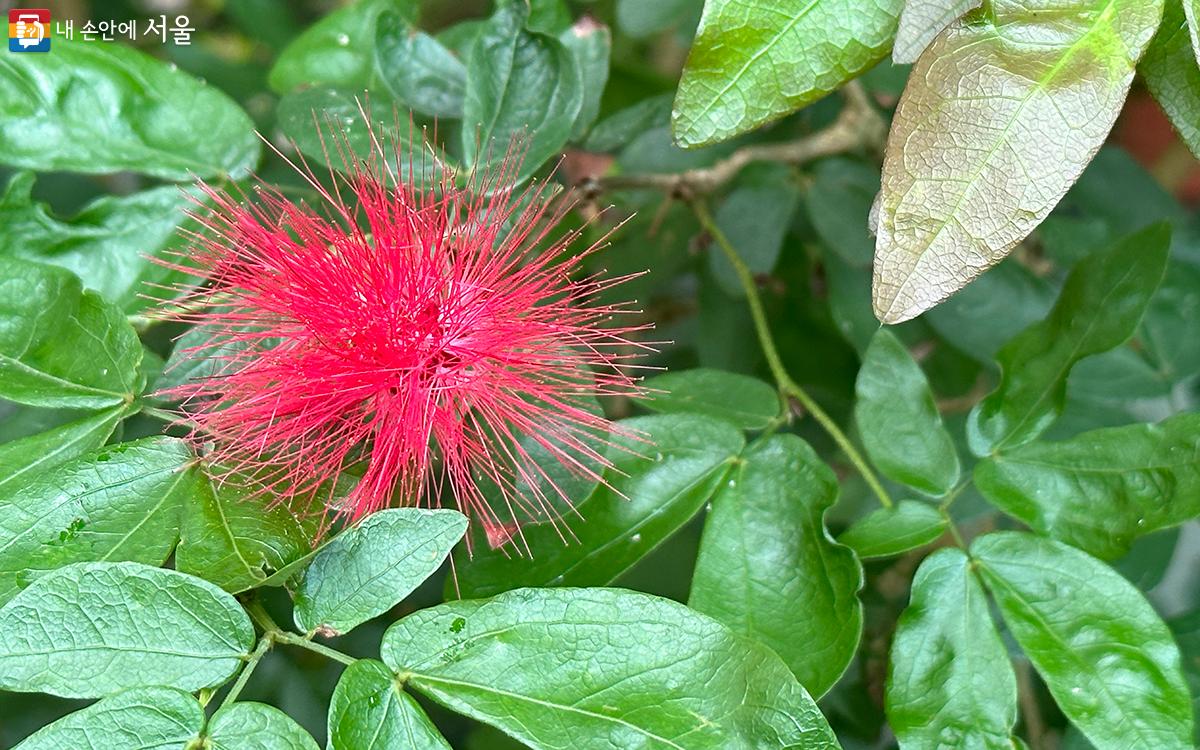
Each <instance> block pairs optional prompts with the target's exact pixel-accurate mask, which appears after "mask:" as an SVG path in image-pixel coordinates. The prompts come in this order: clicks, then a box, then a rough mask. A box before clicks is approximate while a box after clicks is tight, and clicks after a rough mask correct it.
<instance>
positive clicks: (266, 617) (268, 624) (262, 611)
mask: <svg viewBox="0 0 1200 750" xmlns="http://www.w3.org/2000/svg"><path fill="white" fill-rule="evenodd" d="M242 606H244V607H245V608H246V614H248V615H250V619H251V620H253V621H254V624H256V625H258V627H260V628H262V631H263V633H264V634H274V633H282V632H283V628H281V627H279V626H278V625H276V624H275V620H273V619H272V618H271V615H270V614H269V613H268V612H267V610H266V608H265V607H263V605H262V602H260V601H259V600H258V599H256V598H252V599H249V600H247V601H245V602H243V603H242Z"/></svg>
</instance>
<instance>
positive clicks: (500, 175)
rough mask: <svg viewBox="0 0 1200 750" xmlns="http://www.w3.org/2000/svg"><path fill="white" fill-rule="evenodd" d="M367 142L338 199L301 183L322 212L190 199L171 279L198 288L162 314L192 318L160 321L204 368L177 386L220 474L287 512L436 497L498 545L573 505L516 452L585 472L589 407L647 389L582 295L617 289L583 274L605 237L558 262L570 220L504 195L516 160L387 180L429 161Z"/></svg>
mask: <svg viewBox="0 0 1200 750" xmlns="http://www.w3.org/2000/svg"><path fill="white" fill-rule="evenodd" d="M373 141H374V143H375V144H376V146H375V149H374V153H373V154H372V155H371V156H370V157H368V158H367V159H366V160H365V161H364V160H354V159H352V158H351V159H347V160H346V161H347V165H346V169H345V170H344V172H345V176H344V177H339V178H337V179H335V180H334V185H336V187H333V188H329V189H326V188H324V187H322V186H321V184H320V183H319V182H318V181H317V180H316V179H315V177H314V176H313V174H312V172H311V171H310V170H309V169H308V167H307V164H305V165H304V168H303V169H300V171H301V174H303V175H304V176H305V179H306V180H307V181H308V183H309V184H310V185H311V186H312V188H313V189H314V190H315V191H316V194H317V195H318V196H319V198H320V200H319V201H317V203H318V205H319V206H320V210H314V209H313V208H312V207H310V206H308V205H306V204H303V203H296V202H293V201H291V200H289V199H287V198H285V197H284V196H283V194H281V193H280V192H278V191H277V190H275V189H273V188H271V187H269V186H266V185H259V186H257V187H256V189H255V192H256V194H255V195H254V196H253V200H249V199H247V196H246V195H245V194H243V193H237V194H229V193H224V192H220V191H217V190H215V189H213V188H211V187H208V186H204V191H205V193H206V194H207V196H208V198H209V199H210V200H211V202H212V204H213V205H214V208H213V209H212V210H211V211H210V212H199V213H198V215H197V217H196V218H197V219H198V220H199V221H200V222H201V224H202V225H203V226H204V227H205V228H206V230H207V231H204V232H201V233H198V234H195V235H193V238H192V239H193V242H192V247H191V248H190V250H189V252H188V253H187V254H186V255H185V256H184V258H183V259H181V260H180V262H179V263H178V264H176V265H174V266H173V267H175V268H178V269H181V270H186V271H188V272H190V273H192V274H198V275H200V276H202V277H204V278H205V280H206V283H205V284H204V285H202V286H201V287H200V288H198V289H194V290H193V291H192V292H190V297H189V298H184V299H182V300H176V301H175V303H173V304H172V305H171V307H170V308H169V309H174V310H176V311H178V310H181V309H186V310H196V309H201V312H199V313H193V312H187V313H180V312H175V313H174V314H173V317H175V318H177V319H186V320H190V321H193V322H195V323H196V324H197V325H198V326H200V327H201V328H202V329H204V330H205V333H206V334H207V335H206V338H207V340H209V341H210V342H212V343H211V344H208V345H205V346H201V347H196V348H195V350H194V351H192V352H191V354H192V355H193V356H207V357H211V358H214V359H215V360H217V362H216V367H215V368H214V369H216V372H215V374H213V375H212V376H210V377H207V378H204V379H202V380H199V381H197V382H193V383H190V384H188V385H184V386H181V387H178V388H175V389H172V390H171V391H170V394H171V395H172V396H174V397H177V398H181V399H182V400H183V402H182V407H181V408H182V410H183V412H184V414H185V415H186V419H187V422H188V423H189V424H190V426H191V427H192V430H193V433H192V434H193V439H194V440H195V441H197V443H198V444H199V447H202V449H203V450H204V451H205V452H206V454H207V458H208V460H210V461H211V462H212V463H213V465H214V466H220V467H222V469H221V471H222V472H223V473H222V476H233V475H235V474H236V475H238V476H245V475H253V476H255V477H256V480H257V481H258V482H259V483H260V487H261V488H263V490H264V491H265V490H270V491H271V493H272V495H273V496H274V497H277V498H280V499H281V500H282V501H285V502H286V501H298V504H299V505H303V504H305V503H308V502H311V500H312V499H313V497H314V495H316V493H318V492H320V493H322V495H323V499H324V500H325V501H326V502H331V503H334V504H333V505H332V506H330V510H332V511H333V512H335V513H338V514H341V515H344V516H347V517H349V518H350V519H351V520H356V519H358V518H361V517H362V516H364V515H366V514H368V513H371V512H373V511H376V510H379V509H381V508H384V507H387V506H389V505H393V504H402V505H411V504H418V503H420V504H430V505H433V506H440V505H441V504H442V488H443V486H444V485H448V486H449V487H450V488H452V491H453V496H454V500H455V502H456V504H457V506H458V508H459V509H460V510H462V511H463V512H464V513H466V514H467V515H468V516H469V517H471V518H473V519H476V520H477V521H479V522H481V523H482V525H483V527H484V529H485V530H486V532H487V535H488V539H489V541H490V542H491V543H492V544H493V545H494V546H496V545H499V544H502V543H504V542H505V541H507V540H508V539H509V538H510V537H511V535H512V532H513V530H514V529H513V525H514V523H515V524H519V523H520V522H522V521H525V520H532V519H550V520H552V521H553V520H555V519H556V518H557V517H558V516H559V515H560V514H559V513H556V512H555V510H554V508H555V507H558V508H562V507H564V506H563V504H562V503H560V502H559V501H560V500H561V501H565V502H567V503H568V505H567V506H566V507H569V501H570V498H568V497H566V495H565V494H564V493H563V492H562V491H561V489H559V488H558V486H557V485H556V484H555V482H554V480H553V478H552V477H551V476H550V475H549V474H548V473H547V472H546V470H545V468H544V467H542V466H539V464H538V463H536V462H535V461H534V460H532V459H531V457H530V455H529V449H528V448H527V447H526V446H530V447H532V446H535V445H536V446H539V447H540V449H543V450H544V452H546V453H548V454H549V455H550V456H552V457H553V458H554V459H556V460H557V461H558V462H560V463H561V464H563V466H565V467H566V468H567V469H569V470H570V471H572V472H575V473H576V474H580V475H583V476H587V477H589V478H591V479H594V480H600V479H601V477H600V475H599V474H600V472H601V471H602V469H603V467H605V466H608V465H610V464H609V462H608V460H607V459H606V458H605V457H604V453H605V447H606V445H608V444H609V438H608V437H606V436H609V435H611V434H613V432H612V431H613V430H614V426H613V425H612V424H610V423H609V422H608V421H607V420H606V419H605V418H604V417H603V416H600V415H597V414H596V413H595V410H594V409H591V410H589V409H588V408H587V401H588V400H589V399H590V398H591V397H593V396H598V395H636V394H637V393H639V391H640V389H639V386H638V379H637V378H635V377H634V376H633V375H632V374H631V371H632V369H633V368H634V367H635V365H634V364H633V363H632V362H631V359H633V358H634V357H636V356H638V354H639V350H644V349H646V348H647V347H646V346H645V345H640V344H634V343H632V342H631V341H630V339H629V335H630V334H631V333H632V332H633V331H635V330H639V329H638V328H635V327H614V325H613V318H614V316H615V315H616V314H617V313H622V312H629V310H627V309H626V308H625V307H624V306H611V305H595V304H591V301H592V300H593V299H594V297H595V295H596V294H597V293H598V292H600V291H602V290H604V289H606V288H608V287H610V286H612V285H614V284H617V283H620V282H621V281H623V280H625V278H628V277H623V278H618V279H610V280H602V279H600V278H598V277H595V276H592V277H586V276H584V275H583V273H582V269H581V264H582V262H583V259H584V258H585V257H586V256H587V255H588V254H590V253H592V252H594V251H596V250H597V249H598V245H593V246H591V247H589V248H586V249H584V250H582V251H580V252H569V250H571V249H572V248H570V246H571V245H572V243H573V242H574V241H575V240H576V239H577V238H578V235H579V232H578V231H576V232H572V233H570V234H568V235H567V236H565V237H562V238H561V239H557V240H551V239H550V234H549V232H550V231H551V230H552V229H553V228H554V227H555V225H557V224H558V222H559V220H560V219H561V218H562V217H563V214H564V213H565V212H566V211H567V210H568V209H569V206H568V205H566V204H565V203H563V202H551V201H548V200H547V199H546V195H545V192H546V188H545V185H544V184H542V185H540V186H535V187H529V188H525V189H524V190H523V191H520V192H517V191H514V190H511V189H509V188H511V179H512V177H513V175H515V174H516V171H517V169H518V167H519V156H518V155H515V149H510V151H509V155H508V158H506V159H505V160H504V165H503V166H502V167H501V168H500V169H499V170H497V171H496V172H494V173H492V174H490V175H482V176H480V175H471V176H469V177H467V178H466V179H458V180H457V182H458V183H462V182H465V183H466V185H465V186H463V185H462V184H456V176H455V175H453V174H450V173H449V172H448V171H443V172H442V176H441V177H440V178H439V179H433V180H422V179H420V178H417V179H411V178H409V179H405V178H404V177H403V176H400V177H399V178H398V176H397V174H395V172H394V169H395V168H396V166H397V164H401V165H402V166H405V167H407V171H406V174H408V175H411V174H413V173H415V172H421V171H424V170H422V169H418V168H416V167H422V166H424V167H428V166H429V163H428V159H426V158H422V159H421V161H422V162H424V164H423V165H414V164H413V163H412V157H411V156H410V157H408V159H407V161H408V163H407V164H403V162H404V161H405V160H404V158H403V157H401V158H399V159H397V158H395V157H396V156H397V155H399V153H400V152H399V150H398V149H396V148H394V147H393V146H391V145H388V146H384V145H382V142H381V140H380V139H378V138H374V136H373ZM345 145H346V144H345V143H344V142H343V143H341V144H339V148H338V150H339V151H341V152H342V153H343V154H345V153H348V152H347V151H346V150H345V148H344V146H345ZM388 157H391V158H388ZM298 169H299V168H298ZM330 176H331V178H332V176H333V175H332V173H331V175H330ZM168 314H171V313H168ZM352 466H356V467H358V470H360V471H361V477H360V479H359V481H358V483H357V486H355V487H354V489H353V490H352V491H351V492H350V493H349V495H348V496H347V497H345V498H344V499H342V500H338V501H333V500H332V494H329V495H325V494H324V493H325V492H326V490H325V489H322V488H329V487H332V486H333V482H332V481H331V480H336V478H337V477H338V476H340V475H341V474H342V473H343V471H345V470H346V469H348V468H350V467H352ZM481 483H482V484H487V485H491V486H492V487H494V488H496V489H498V492H495V491H493V492H491V493H490V494H491V495H493V498H494V497H495V496H496V495H498V496H499V497H500V501H499V502H498V503H497V502H496V501H495V500H494V499H493V503H495V504H496V505H498V506H501V507H493V506H492V505H491V504H489V502H488V500H487V499H486V498H485V494H484V492H482V491H481V489H480V485H481ZM544 488H548V489H544Z"/></svg>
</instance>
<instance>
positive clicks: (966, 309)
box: [876, 258, 1054, 365]
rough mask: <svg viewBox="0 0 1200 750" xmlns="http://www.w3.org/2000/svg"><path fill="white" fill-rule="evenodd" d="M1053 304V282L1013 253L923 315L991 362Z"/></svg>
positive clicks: (952, 339) (962, 348)
mask: <svg viewBox="0 0 1200 750" xmlns="http://www.w3.org/2000/svg"><path fill="white" fill-rule="evenodd" d="M1053 304H1054V289H1053V288H1052V287H1051V286H1050V284H1048V283H1047V282H1046V281H1044V280H1042V279H1041V278H1040V277H1038V276H1035V275H1034V273H1033V272H1032V271H1030V270H1029V269H1028V268H1026V267H1025V266H1023V265H1021V264H1020V263H1018V262H1017V259H1016V258H1012V259H1010V260H1008V261H1005V262H1003V263H1001V264H1000V265H998V266H996V267H995V268H993V269H992V270H990V271H988V272H987V273H985V274H984V275H983V276H980V277H979V279H978V280H976V281H975V282H974V283H972V284H971V285H970V286H968V287H967V288H966V289H963V290H962V291H961V292H959V293H958V294H955V295H954V296H953V297H951V298H950V299H948V300H946V301H945V302H943V303H942V304H940V305H938V306H937V307H935V308H933V309H932V310H930V311H929V312H927V313H926V314H925V315H924V316H922V318H921V319H922V320H925V321H928V323H929V326H930V327H931V328H933V330H934V331H936V332H937V334H938V335H939V336H940V337H942V338H943V339H945V340H946V341H947V342H949V343H950V344H951V345H952V346H954V347H955V348H956V349H958V350H960V351H962V352H963V353H964V354H967V355H968V356H970V357H973V358H974V359H975V360H977V361H979V362H981V363H983V364H988V365H990V364H992V361H993V360H994V359H995V357H996V352H997V351H999V350H1000V347H1001V346H1003V345H1004V344H1006V343H1007V342H1008V340H1009V339H1011V338H1012V337H1013V336H1016V335H1017V334H1018V333H1020V332H1021V331H1022V330H1024V329H1025V328H1028V327H1029V326H1031V325H1033V324H1035V323H1037V322H1038V321H1040V320H1041V319H1042V318H1044V317H1046V313H1047V312H1049V311H1050V307H1051V306H1052V305H1053ZM876 325H878V321H877V322H876Z"/></svg>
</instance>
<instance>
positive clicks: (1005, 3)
mask: <svg viewBox="0 0 1200 750" xmlns="http://www.w3.org/2000/svg"><path fill="white" fill-rule="evenodd" d="M1161 12H1162V0H1103V1H1102V0H1068V1H1066V2H1061V3H1058V4H1057V5H1056V6H1055V8H1054V10H1053V11H1052V12H1047V13H1039V12H1031V10H1030V7H1029V5H1028V3H1025V2H1022V1H1021V0H996V1H995V2H992V3H990V4H989V11H988V12H986V13H985V12H980V13H974V14H969V15H968V16H967V17H966V18H963V19H960V20H958V21H956V22H955V23H953V24H951V25H950V27H949V28H948V29H947V30H946V31H944V32H942V34H941V35H939V36H938V37H937V39H935V40H934V41H933V44H931V45H930V46H929V48H928V49H927V50H926V51H925V53H924V54H923V55H921V58H920V60H918V61H917V64H916V66H915V67H914V68H913V70H912V73H911V75H910V76H909V79H908V80H909V84H908V87H907V88H906V89H905V92H904V96H903V98H902V99H901V100H900V106H899V108H898V109H897V110H896V116H895V119H894V120H893V122H892V130H891V135H890V136H889V138H888V145H887V149H886V155H885V158H884V163H883V190H882V192H881V193H880V201H879V234H878V238H877V241H876V246H875V252H876V255H875V283H874V304H875V314H876V316H877V317H878V318H879V319H880V320H881V321H883V322H884V323H899V322H901V321H904V320H908V319H909V318H914V317H916V316H917V315H919V314H921V313H922V312H924V311H926V310H928V309H930V308H932V307H934V306H935V305H937V304H938V303H939V302H941V301H942V300H944V299H946V298H947V297H949V296H950V295H952V294H954V293H955V292H956V291H958V290H959V289H961V288H963V287H964V286H966V285H967V284H968V283H970V282H971V280H972V279H974V278H975V277H977V276H979V275H980V274H981V273H983V272H984V271H985V270H987V269H988V268H990V267H992V266H994V265H995V264H997V263H999V262H1000V260H1002V259H1003V258H1004V256H1006V255H1008V253H1009V251H1010V250H1012V249H1013V248H1014V247H1016V245H1017V243H1019V242H1020V241H1021V240H1022V239H1024V238H1025V236H1026V235H1028V234H1029V233H1030V232H1031V231H1033V229H1034V227H1036V226H1037V225H1038V224H1039V223H1041V221H1042V219H1044V218H1046V215H1047V214H1048V213H1050V209H1052V208H1053V207H1054V204H1056V203H1057V202H1058V201H1059V199H1060V198H1062V196H1063V195H1064V194H1065V193H1066V192H1067V188H1069V187H1070V186H1071V183H1073V182H1075V180H1076V179H1078V178H1079V175H1080V174H1081V173H1082V172H1083V168H1084V167H1085V166H1086V165H1087V163H1088V162H1089V161H1091V159H1092V157H1093V156H1095V154H1096V151H1097V150H1098V149H1099V148H1100V145H1101V144H1102V143H1103V142H1104V140H1105V138H1106V137H1107V136H1108V132H1109V130H1110V129H1111V128H1112V124H1113V122H1114V121H1115V120H1116V118H1117V114H1118V113H1120V111H1121V105H1122V103H1123V102H1124V101H1125V95H1126V93H1127V92H1128V91H1129V84H1130V82H1131V81H1132V80H1133V73H1134V65H1135V63H1136V62H1137V60H1138V58H1140V57H1141V56H1142V52H1143V51H1144V50H1145V49H1146V46H1147V45H1148V44H1149V43H1150V38H1151V37H1152V36H1153V35H1154V30H1155V28H1157V26H1158V22H1159V18H1160V16H1161ZM1080 91H1087V92H1088V94H1087V95H1086V96H1085V97H1080V96H1078V92H1080ZM997 186H1004V187H1003V189H998V188H997Z"/></svg>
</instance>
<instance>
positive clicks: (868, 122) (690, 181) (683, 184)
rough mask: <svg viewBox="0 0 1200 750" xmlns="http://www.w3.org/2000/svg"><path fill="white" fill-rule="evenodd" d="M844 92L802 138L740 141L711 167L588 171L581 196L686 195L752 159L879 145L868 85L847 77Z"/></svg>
mask: <svg viewBox="0 0 1200 750" xmlns="http://www.w3.org/2000/svg"><path fill="white" fill-rule="evenodd" d="M842 95H843V96H845V97H846V106H845V107H843V108H842V111H841V114H839V115H838V118H837V119H836V120H835V121H834V122H833V123H832V124H831V125H829V126H828V127H826V128H824V129H823V130H818V131H817V132H815V133H812V134H811V135H807V136H805V137H803V138H800V139H797V140H794V141H786V142H784V143H756V144H753V145H750V146H744V147H743V148H740V149H738V150H737V151H734V152H733V153H732V154H730V155H729V156H728V157H726V158H725V159H722V160H721V161H719V162H717V163H716V164H713V165H712V166H711V167H704V168H700V169H690V170H688V171H686V172H673V173H650V174H619V175H610V176H606V177H589V178H586V179H584V180H582V181H581V182H580V183H579V185H578V188H579V189H580V190H581V191H582V192H583V194H584V199H585V200H587V199H594V198H596V197H598V196H599V195H600V194H602V193H605V192H609V191H612V190H628V189H650V190H660V191H662V192H665V193H667V194H668V195H669V196H672V197H676V198H680V199H683V200H690V199H692V198H695V197H697V196H702V195H706V194H708V193H711V192H713V191H714V190H716V189H718V188H720V187H721V186H722V185H724V184H725V183H727V182H729V181H730V180H731V179H733V177H734V176H735V175H736V174H737V173H738V172H740V171H741V170H742V168H743V167H745V166H746V165H748V164H751V163H753V162H761V161H766V162H776V163H780V164H793V165H798V164H805V163H807V162H810V161H813V160H814V159H819V158H821V157H823V156H832V155H834V154H842V153H846V152H849V151H857V150H860V149H863V148H869V149H876V150H878V149H879V148H880V147H881V146H882V145H883V141H884V138H885V137H886V136H887V125H886V123H885V122H884V120H883V118H882V117H880V116H879V113H878V112H876V111H875V108H874V106H873V105H872V104H871V100H870V97H869V96H868V94H867V92H866V90H864V89H863V87H862V84H860V83H858V82H857V81H851V82H850V83H848V84H846V86H845V87H844V88H843V89H842Z"/></svg>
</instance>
